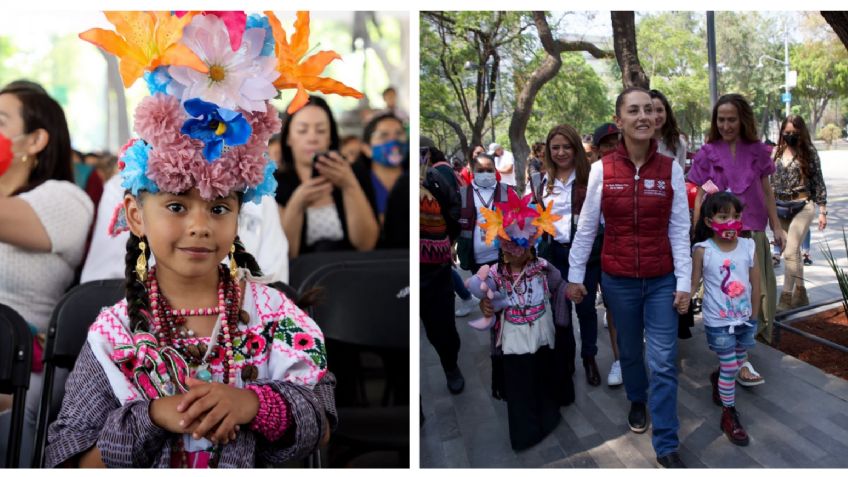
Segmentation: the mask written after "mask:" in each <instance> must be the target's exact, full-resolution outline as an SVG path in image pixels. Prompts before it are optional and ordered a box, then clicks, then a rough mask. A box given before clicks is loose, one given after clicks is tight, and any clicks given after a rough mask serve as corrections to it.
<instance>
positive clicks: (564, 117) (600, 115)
mask: <svg viewBox="0 0 848 477" xmlns="http://www.w3.org/2000/svg"><path fill="white" fill-rule="evenodd" d="M538 62H539V58H537V59H536V61H535V62H534V64H533V66H534V67H535V66H536V65H538ZM612 113H613V105H612V102H611V101H610V100H609V98H608V97H607V91H606V87H605V86H604V83H603V81H602V80H601V78H600V77H599V76H598V75H597V73H595V71H594V70H593V69H592V67H590V66H589V65H588V64H587V63H586V60H585V59H583V55H582V54H580V53H565V54H563V55H562V68H561V69H560V71H559V73H558V74H557V75H556V77H554V79H552V80H551V81H549V82H548V83H547V84H545V86H543V87H542V89H541V90H540V91H539V93H538V94H537V95H536V101H535V103H534V105H533V112H532V114H531V116H530V121H529V122H528V123H527V131H526V133H525V137H526V138H527V142H528V143H529V144H531V145H532V144H533V143H534V142H536V141H544V140H545V137H546V136H547V135H548V131H550V130H551V128H553V127H554V126H556V125H558V124H563V123H565V124H570V125H572V126H574V128H575V129H577V130H578V131H579V132H580V133H582V134H588V133H591V132H592V131H593V130H594V128H595V127H597V126H598V125H599V124H601V123H604V122H607V121H609V118H610V117H611V116H612Z"/></svg>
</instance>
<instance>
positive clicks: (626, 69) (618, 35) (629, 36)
mask: <svg viewBox="0 0 848 477" xmlns="http://www.w3.org/2000/svg"><path fill="white" fill-rule="evenodd" d="M610 15H611V16H612V38H613V46H614V47H615V59H616V61H618V66H619V68H621V81H622V83H623V84H624V87H625V88H629V87H631V86H638V87H640V88H645V89H648V88H650V87H651V81H650V79H649V78H648V76H647V75H646V74H645V71H644V70H643V69H642V65H641V64H640V63H639V55H638V52H637V49H636V15H635V13H634V12H632V11H630V12H611V13H610Z"/></svg>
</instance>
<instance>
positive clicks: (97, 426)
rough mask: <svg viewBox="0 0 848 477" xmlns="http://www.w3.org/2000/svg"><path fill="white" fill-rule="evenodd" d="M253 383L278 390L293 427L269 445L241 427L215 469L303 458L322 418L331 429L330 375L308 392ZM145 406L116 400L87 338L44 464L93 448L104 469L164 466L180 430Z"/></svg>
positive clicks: (315, 441)
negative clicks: (168, 427) (161, 422)
mask: <svg viewBox="0 0 848 477" xmlns="http://www.w3.org/2000/svg"><path fill="white" fill-rule="evenodd" d="M256 384H260V385H263V384H264V385H270V386H271V387H272V388H273V389H274V390H275V391H277V392H278V393H280V395H281V396H282V397H283V399H285V401H286V404H287V405H288V412H289V413H290V425H291V426H293V427H294V429H289V430H288V431H287V432H286V436H284V437H283V438H282V439H280V440H278V441H275V442H268V440H266V439H265V438H264V437H262V436H261V435H260V434H257V433H254V432H253V431H251V430H250V429H249V428H248V426H242V428H241V431H240V432H239V433H238V437H237V438H236V440H235V441H234V442H231V443H229V444H227V445H226V446H224V448H223V450H222V451H221V456H220V460H219V461H218V467H221V468H250V467H264V466H268V465H272V466H274V465H280V464H283V463H285V462H287V461H291V460H296V459H302V458H304V457H306V456H307V455H309V453H310V452H312V451H313V450H314V449H315V448H316V447H317V445H318V442H319V440H320V437H321V429H323V422H324V420H325V419H326V420H329V423H330V427H331V428H335V425H336V422H337V416H336V405H335V398H334V397H333V389H334V388H335V384H336V382H335V377H334V376H333V375H332V374H331V373H329V372H328V373H326V375H325V376H324V377H323V378H322V379H321V381H319V382H318V384H317V385H316V386H315V389H314V390H310V389H308V388H306V387H304V386H300V385H297V384H293V383H289V382H283V381H268V380H258V381H256ZM148 409H149V401H146V400H138V401H132V402H128V403H127V404H126V405H124V406H121V405H120V403H119V401H118V399H117V398H116V397H115V395H114V393H113V392H112V389H111V387H110V386H109V382H108V380H107V378H106V374H105V373H104V372H103V368H102V367H101V366H100V363H98V362H97V359H96V358H95V357H94V353H93V352H92V350H91V348H90V346H89V345H88V343H86V344H85V346H84V347H83V349H82V352H81V353H80V356H79V359H77V362H76V366H74V370H73V371H72V372H71V374H70V376H69V377H68V381H67V383H66V385H65V397H64V399H63V401H62V410H61V411H60V412H59V416H58V418H57V419H56V421H55V422H54V423H53V424H51V425H50V428H49V431H48V438H47V441H48V445H47V449H46V451H45V463H46V466H47V467H57V466H61V465H62V464H63V463H64V462H65V461H67V460H69V459H71V458H73V457H74V456H77V455H78V454H81V453H83V452H85V451H86V450H88V449H90V448H91V447H92V446H95V445H96V446H97V447H98V448H99V449H100V454H101V458H102V459H103V462H104V463H105V464H106V466H107V467H137V468H138V467H160V468H162V467H165V468H167V467H170V464H171V449H172V448H173V447H175V445H176V443H177V439H179V438H180V435H178V434H172V433H170V432H167V431H165V430H164V429H162V428H160V427H158V426H156V425H155V424H153V422H152V421H151V420H150V414H149V411H148ZM292 437H293V438H292Z"/></svg>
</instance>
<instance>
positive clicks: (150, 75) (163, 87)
mask: <svg viewBox="0 0 848 477" xmlns="http://www.w3.org/2000/svg"><path fill="white" fill-rule="evenodd" d="M173 80H174V79H173V78H171V75H169V74H168V67H167V66H159V67H157V68H156V69H155V70H153V71H145V72H144V81H145V82H146V83H147V89H148V90H149V91H150V95H151V96H153V95H154V94H156V93H162V94H168V85H169V84H171V81H173Z"/></svg>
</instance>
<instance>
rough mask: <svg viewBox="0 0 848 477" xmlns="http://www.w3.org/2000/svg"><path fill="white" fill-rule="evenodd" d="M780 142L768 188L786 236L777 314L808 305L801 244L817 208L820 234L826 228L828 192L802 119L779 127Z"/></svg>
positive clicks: (793, 120)
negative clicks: (784, 263) (781, 286)
mask: <svg viewBox="0 0 848 477" xmlns="http://www.w3.org/2000/svg"><path fill="white" fill-rule="evenodd" d="M780 133H781V134H780V138H779V139H778V141H777V147H776V148H775V149H774V165H775V172H774V175H772V176H771V185H772V187H773V188H774V196H775V199H776V201H777V206H778V218H779V219H780V227H781V229H783V231H784V232H786V236H787V240H786V242H787V243H786V248H784V249H783V257H784V258H785V260H786V267H785V271H784V274H783V292H782V293H781V294H780V301H779V302H778V305H777V311H783V310H788V309H790V308H797V307H799V306H805V305H808V304H809V303H810V301H809V299H808V297H807V288H806V287H805V286H804V266H803V265H802V263H801V252H800V246H801V242H802V241H803V240H804V236H805V235H806V234H807V233H809V230H810V224H811V223H812V222H813V218H815V217H816V207H818V226H819V230H824V228H825V227H827V188H826V187H825V185H824V179H823V178H822V171H821V161H819V154H818V152H817V151H816V148H815V147H814V146H813V142H812V140H811V139H810V132H809V130H807V124H806V123H805V122H804V119H803V118H802V117H801V116H796V115H790V116H788V117H787V118H786V119H784V120H783V123H782V124H781V126H780Z"/></svg>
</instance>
